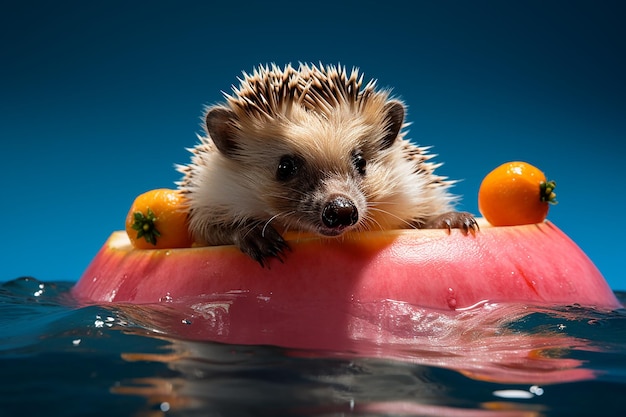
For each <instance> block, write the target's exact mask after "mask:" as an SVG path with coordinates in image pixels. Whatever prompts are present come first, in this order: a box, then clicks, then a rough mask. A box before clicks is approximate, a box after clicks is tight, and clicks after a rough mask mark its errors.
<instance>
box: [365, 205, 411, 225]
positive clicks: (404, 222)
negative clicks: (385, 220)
mask: <svg viewBox="0 0 626 417" xmlns="http://www.w3.org/2000/svg"><path fill="white" fill-rule="evenodd" d="M368 208H369V210H371V211H377V212H379V213H383V214H386V215H388V216H390V217H393V218H394V219H397V220H398V221H399V222H400V223H403V224H404V225H406V226H407V227H408V228H409V229H415V225H414V224H413V223H411V222H410V221H407V220H405V219H403V218H402V217H400V216H398V215H396V214H393V213H392V212H390V211H388V210H385V209H382V208H380V207H376V206H375V205H371V206H369V207H368ZM377 223H378V222H377ZM382 229H383V228H382V227H381V230H382Z"/></svg>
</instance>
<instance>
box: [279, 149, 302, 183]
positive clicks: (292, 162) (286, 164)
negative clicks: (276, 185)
mask: <svg viewBox="0 0 626 417" xmlns="http://www.w3.org/2000/svg"><path fill="white" fill-rule="evenodd" d="M299 168H300V161H299V159H298V158H296V157H295V156H291V155H284V156H283V157H282V158H280V162H279V163H278V169H277V170H276V178H278V180H279V181H287V180H288V179H290V178H292V177H293V176H294V175H296V173H297V172H298V169H299Z"/></svg>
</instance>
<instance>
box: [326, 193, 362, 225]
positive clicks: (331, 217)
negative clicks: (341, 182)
mask: <svg viewBox="0 0 626 417" xmlns="http://www.w3.org/2000/svg"><path fill="white" fill-rule="evenodd" d="M358 221H359V211H358V209H357V208H356V205H355V204H354V202H353V201H352V200H350V199H349V198H346V197H344V196H336V197H333V198H332V199H330V200H329V201H328V202H327V203H326V205H325V206H324V208H323V209H322V222H323V223H324V225H325V226H326V227H328V228H330V229H335V230H341V229H343V228H345V227H348V226H353V225H355V224H356V223H357V222H358Z"/></svg>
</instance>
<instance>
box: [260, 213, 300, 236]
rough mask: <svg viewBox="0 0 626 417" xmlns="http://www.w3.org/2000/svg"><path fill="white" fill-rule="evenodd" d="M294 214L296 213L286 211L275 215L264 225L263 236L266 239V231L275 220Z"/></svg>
mask: <svg viewBox="0 0 626 417" xmlns="http://www.w3.org/2000/svg"><path fill="white" fill-rule="evenodd" d="M293 213H294V212H293V211H284V212H281V213H277V214H275V215H273V216H272V217H270V218H269V220H267V221H266V222H265V224H264V225H263V229H261V236H263V237H265V231H266V230H267V228H268V226H269V225H270V223H271V222H272V221H273V220H274V219H276V218H277V217H280V216H288V215H289V214H293Z"/></svg>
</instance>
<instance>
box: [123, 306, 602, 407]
mask: <svg viewBox="0 0 626 417" xmlns="http://www.w3.org/2000/svg"><path fill="white" fill-rule="evenodd" d="M238 297H239V298H237V297H235V298H233V297H232V296H230V297H228V296H227V297H224V298H222V299H218V298H217V297H216V298H214V299H212V300H206V303H205V304H204V305H203V307H202V308H201V309H200V311H198V310H197V309H198V306H196V307H189V308H188V309H187V310H184V309H182V308H181V307H180V306H176V307H175V308H172V307H171V306H164V305H158V306H136V305H124V306H121V305H120V306H117V307H116V308H120V312H119V314H120V315H121V316H123V317H126V320H129V321H130V322H132V323H134V324H136V325H137V327H135V326H131V327H129V328H128V331H134V330H133V329H142V330H141V331H142V332H145V331H146V329H152V331H153V332H154V336H155V337H157V338H163V339H164V340H167V341H169V342H171V349H172V351H171V352H165V353H164V354H156V355H155V354H142V353H136V352H128V353H125V354H124V355H123V358H124V359H125V360H127V361H153V362H161V363H166V364H167V365H168V367H169V368H170V369H172V370H173V371H175V372H176V373H179V374H180V376H176V377H172V378H151V379H149V380H146V379H141V380H136V381H129V383H127V384H124V385H120V386H117V387H115V388H114V392H116V393H120V394H133V395H142V396H145V397H147V398H149V400H150V401H151V402H153V403H154V404H166V405H165V407H167V408H171V409H172V410H173V409H176V408H181V409H188V408H191V409H194V408H198V409H203V410H206V408H207V406H208V407H209V408H211V407H213V408H216V409H219V408H220V407H231V408H232V407H233V406H235V407H236V405H237V403H240V405H241V406H242V407H243V406H244V404H246V403H251V402H254V401H256V403H255V404H256V405H257V406H258V405H259V404H264V406H267V407H269V409H271V407H277V409H281V407H292V406H293V405H294V403H293V399H294V398H296V403H298V404H299V405H300V406H301V407H303V409H307V410H308V411H310V412H311V413H313V414H315V413H317V412H319V410H317V407H321V406H322V405H323V407H327V408H328V410H326V411H327V412H328V413H332V412H348V411H350V409H351V410H352V411H355V412H360V413H381V414H389V413H392V414H393V413H395V414H400V415H403V414H419V415H458V416H492V415H502V416H518V415H520V416H522V415H523V416H532V415H540V411H541V410H540V407H538V406H537V405H536V404H535V405H533V404H520V403H515V404H514V403H509V402H510V401H512V399H515V400H517V401H519V400H520V399H524V398H532V397H539V396H541V395H542V390H543V389H544V388H546V387H547V386H549V385H550V384H554V383H564V382H573V381H582V380H588V379H591V378H593V377H594V374H593V372H592V371H590V370H589V369H585V368H583V367H582V366H581V365H582V363H581V362H580V361H579V360H578V359H574V358H572V357H571V353H572V352H573V351H585V350H594V348H592V347H590V346H589V345H588V342H587V341H585V340H583V339H578V338H576V337H572V336H569V335H567V333H566V332H565V330H566V329H567V327H568V323H569V322H570V321H571V320H576V317H578V316H580V311H570V309H568V308H559V309H552V308H537V307H529V306H525V305H521V304H489V303H483V304H481V305H478V306H475V307H473V308H470V309H467V310H464V311H459V312H454V313H450V312H441V311H436V310H428V309H423V308H418V307H414V306H410V305H407V304H406V303H399V302H394V301H389V300H387V301H384V302H381V303H380V304H379V305H365V306H360V307H359V309H360V310H361V311H363V312H364V314H363V315H362V317H360V318H359V317H355V319H356V320H355V323H357V322H358V323H359V325H358V326H355V327H354V328H353V332H352V335H351V336H350V337H346V333H345V332H337V333H335V334H334V335H333V334H331V332H332V331H331V330H330V329H329V327H328V326H324V321H325V320H326V318H325V317H324V318H322V317H321V318H320V319H321V321H320V322H319V323H317V324H318V325H319V328H321V329H322V330H321V332H322V334H321V338H320V340H324V341H325V342H324V346H321V344H320V346H319V348H318V349H300V348H299V347H298V346H296V345H297V344H298V343H299V342H298V341H299V340H303V339H302V336H303V334H304V333H307V332H308V333H312V334H310V336H309V337H310V340H313V339H314V338H315V335H316V334H317V336H320V334H318V333H316V331H315V330H311V329H312V328H311V327H308V329H301V331H298V332H293V331H292V332H291V334H290V337H291V339H290V340H291V342H290V340H289V338H288V337H289V335H285V339H284V340H283V342H284V344H283V348H278V347H267V346H266V347H263V346H243V345H227V344H221V343H207V342H201V341H190V340H181V339H177V338H176V337H175V336H173V335H176V333H177V330H176V326H172V323H180V326H198V327H203V328H204V329H205V333H204V334H203V335H202V338H203V339H204V338H205V336H207V335H208V333H209V332H211V331H213V332H215V336H216V337H215V338H216V339H219V334H222V335H228V337H229V338H234V339H238V338H249V337H252V336H255V337H257V336H260V335H261V334H262V333H263V331H268V330H269V329H268V328H267V327H266V328H265V329H263V328H261V329H258V328H257V327H255V325H246V324H245V322H244V320H245V317H240V316H237V315H230V313H232V312H233V311H236V309H237V303H238V300H239V302H241V297H245V296H242V295H239V296H238ZM210 306H212V307H210ZM226 306H228V307H226ZM309 307H310V308H314V306H309ZM370 309H376V310H377V311H380V312H381V315H380V320H377V321H374V322H372V321H371V320H370V319H371V314H370V312H369V311H368V310H370ZM261 310H263V308H261V309H260V311H259V317H264V316H267V315H270V314H273V313H270V312H269V311H261ZM574 310H576V309H574ZM578 310H581V309H578ZM183 311H185V314H182V312H183ZM274 313H276V315H275V316H274V318H276V317H278V316H281V315H284V312H274ZM529 315H542V316H545V317H546V318H549V320H548V321H546V320H544V323H545V324H544V325H541V326H540V329H528V330H525V329H524V328H523V327H524V322H525V320H526V319H527V318H528V316H529ZM255 322H256V321H255ZM277 323H279V324H278V328H276V329H275V330H276V331H277V332H279V333H280V330H281V329H280V321H278V322H276V321H274V322H273V324H274V325H277ZM283 324H284V325H286V326H287V327H289V328H291V327H292V326H291V323H290V321H289V320H287V321H286V322H284V323H283ZM309 324H313V323H309ZM330 328H332V326H330ZM313 329H315V328H313ZM255 331H256V332H258V333H257V334H255V335H253V334H251V333H250V332H255ZM277 350H280V352H281V354H282V359H281V360H280V361H277V360H276V358H277V355H276V351H277ZM455 375H456V376H455ZM294 376H297V378H294ZM281 378H283V379H284V380H285V381H289V380H290V379H295V381H296V382H294V384H295V385H294V386H293V387H290V386H289V385H288V384H281ZM302 378H304V379H306V383H304V382H303V379H302ZM438 378H442V379H443V380H446V379H450V378H455V379H460V378H461V379H462V378H469V380H468V383H469V381H480V383H481V384H486V385H487V386H488V387H490V392H491V393H492V396H491V398H490V399H489V400H487V401H483V402H482V403H481V405H480V406H481V407H483V408H484V410H482V411H481V410H477V409H476V408H472V409H465V408H463V406H462V405H461V403H462V401H461V400H462V398H463V396H464V395H467V396H470V397H471V395H472V394H471V393H467V394H463V393H459V392H454V393H451V392H448V389H447V388H446V385H445V384H438V383H437V379H438ZM301 384H304V385H305V387H306V389H305V390H303V389H302V388H303V387H302V385H301ZM456 385H462V384H456ZM470 385H471V384H470ZM357 387H358V389H356V388H357ZM409 393H410V394H409ZM285 395H286V396H290V400H289V401H287V400H284V401H285V402H284V404H283V403H282V402H281V400H280V397H282V396H285ZM298 395H300V396H302V395H304V396H305V397H306V398H304V397H303V398H298ZM263 398H264V399H263ZM282 411H283V412H284V411H285V410H284V409H283V410H282ZM307 414H308V413H307V412H302V413H301V415H307Z"/></svg>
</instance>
